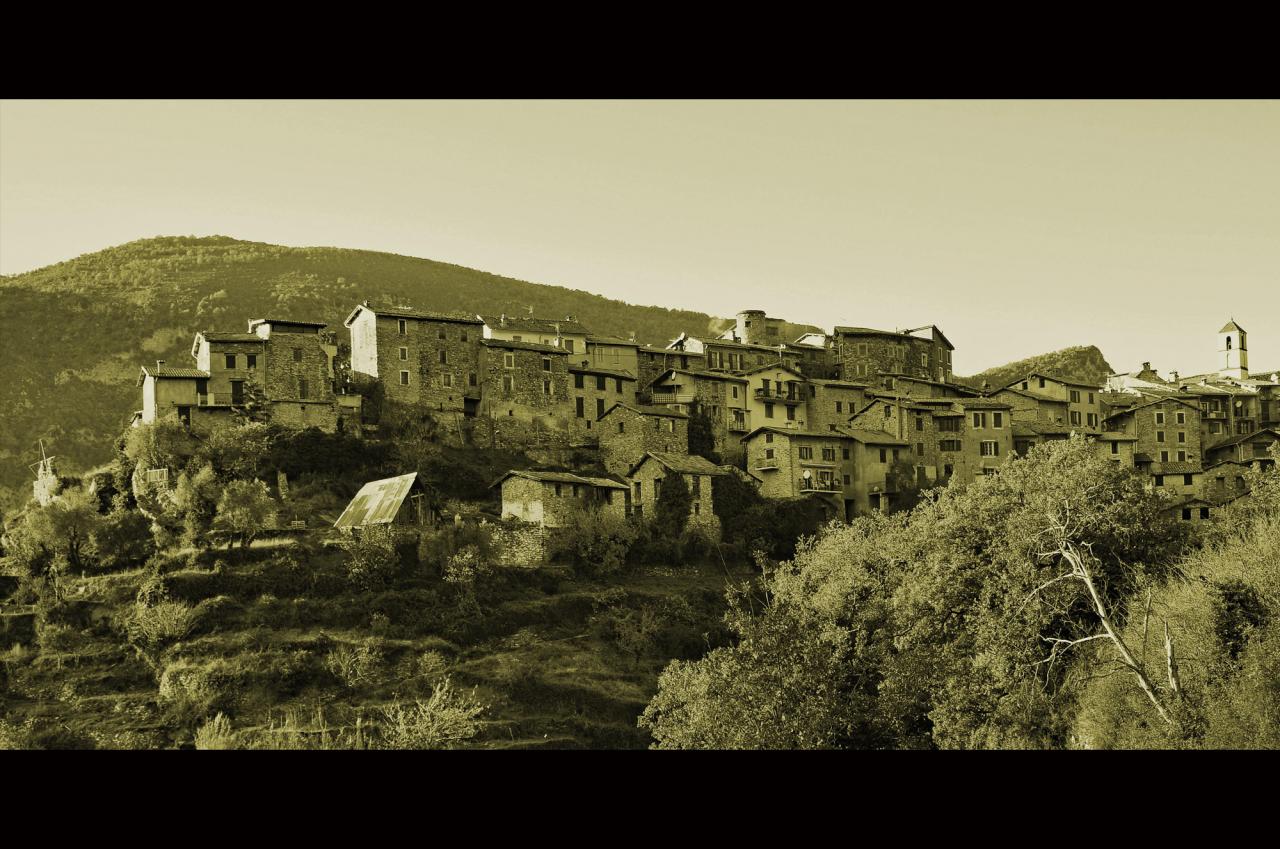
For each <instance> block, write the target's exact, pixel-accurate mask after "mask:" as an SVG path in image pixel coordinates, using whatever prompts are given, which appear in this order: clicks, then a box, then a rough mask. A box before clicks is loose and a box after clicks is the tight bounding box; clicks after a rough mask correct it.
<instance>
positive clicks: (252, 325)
mask: <svg viewBox="0 0 1280 849" xmlns="http://www.w3.org/2000/svg"><path fill="white" fill-rule="evenodd" d="M259 324H286V325H291V326H293V327H316V328H320V327H328V326H329V325H328V324H326V323H325V322H323V321H296V320H295V319H292V318H253V319H250V320H249V329H250V330H252V329H253V328H255V327H257V326H258V325H259Z"/></svg>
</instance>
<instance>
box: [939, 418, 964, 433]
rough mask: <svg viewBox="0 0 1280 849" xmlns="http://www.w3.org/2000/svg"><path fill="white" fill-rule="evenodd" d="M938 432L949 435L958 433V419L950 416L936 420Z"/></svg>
mask: <svg viewBox="0 0 1280 849" xmlns="http://www.w3.org/2000/svg"><path fill="white" fill-rule="evenodd" d="M938 430H940V431H946V432H949V433H959V432H960V419H959V418H958V417H955V416H950V417H947V418H945V419H938Z"/></svg>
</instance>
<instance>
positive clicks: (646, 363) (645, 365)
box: [636, 345, 703, 404]
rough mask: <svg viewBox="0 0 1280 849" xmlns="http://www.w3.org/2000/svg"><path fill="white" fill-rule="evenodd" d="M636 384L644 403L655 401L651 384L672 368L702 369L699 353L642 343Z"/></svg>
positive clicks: (638, 349)
mask: <svg viewBox="0 0 1280 849" xmlns="http://www.w3.org/2000/svg"><path fill="white" fill-rule="evenodd" d="M636 368H637V369H638V371H637V372H636V384H637V386H638V387H639V396H640V397H639V398H638V399H637V400H638V401H639V402H640V403H642V404H650V403H653V401H652V399H651V398H649V396H648V392H649V386H651V385H652V384H653V382H654V381H655V380H657V379H658V378H659V377H661V376H662V375H664V374H666V373H667V372H668V371H671V370H672V369H678V370H680V371H702V370H703V369H702V366H701V365H700V358H699V356H698V355H697V354H688V353H685V352H684V351H673V350H671V349H669V348H659V347H656V346H654V345H642V346H640V347H639V348H637V349H636Z"/></svg>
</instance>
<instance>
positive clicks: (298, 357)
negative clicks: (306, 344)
mask: <svg viewBox="0 0 1280 849" xmlns="http://www.w3.org/2000/svg"><path fill="white" fill-rule="evenodd" d="M293 361H294V362H295V363H300V362H302V349H301V348H294V349H293Z"/></svg>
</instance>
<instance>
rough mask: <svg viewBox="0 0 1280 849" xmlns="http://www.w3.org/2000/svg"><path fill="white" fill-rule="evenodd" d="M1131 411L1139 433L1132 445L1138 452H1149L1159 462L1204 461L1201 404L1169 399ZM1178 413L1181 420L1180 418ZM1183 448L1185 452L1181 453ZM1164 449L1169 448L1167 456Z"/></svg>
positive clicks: (1134, 432)
mask: <svg viewBox="0 0 1280 849" xmlns="http://www.w3.org/2000/svg"><path fill="white" fill-rule="evenodd" d="M1131 415H1132V416H1133V435H1134V436H1136V437H1138V441H1137V443H1135V444H1134V448H1133V450H1134V451H1135V452H1136V453H1138V454H1146V455H1147V456H1149V457H1150V458H1151V459H1152V460H1153V461H1154V462H1156V463H1196V464H1200V463H1203V462H1204V455H1203V453H1202V450H1201V444H1200V440H1201V431H1200V410H1199V408H1197V407H1193V406H1189V405H1187V404H1183V403H1181V402H1179V401H1174V400H1172V399H1169V400H1166V401H1158V402H1156V403H1154V404H1149V405H1147V406H1145V407H1142V408H1140V409H1137V410H1134V411H1133V412H1132V413H1131ZM1179 416H1181V417H1182V421H1178V417H1179ZM1158 418H1163V421H1159V420H1158ZM1180 451H1181V452H1184V455H1183V456H1179V454H1178V452H1180ZM1163 452H1168V458H1167V459H1166V458H1165V457H1163V456H1162V453H1163Z"/></svg>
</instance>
